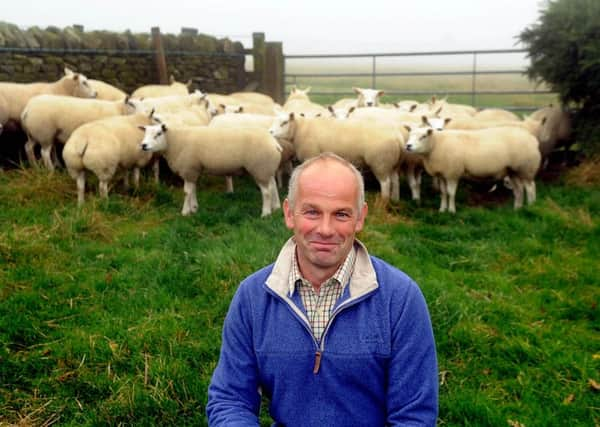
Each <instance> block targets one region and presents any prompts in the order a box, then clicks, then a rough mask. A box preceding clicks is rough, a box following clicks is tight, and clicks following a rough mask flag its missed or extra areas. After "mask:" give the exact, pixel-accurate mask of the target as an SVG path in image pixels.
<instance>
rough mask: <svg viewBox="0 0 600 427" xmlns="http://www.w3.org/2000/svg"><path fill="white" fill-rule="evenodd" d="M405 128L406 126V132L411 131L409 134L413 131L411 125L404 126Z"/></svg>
mask: <svg viewBox="0 0 600 427" xmlns="http://www.w3.org/2000/svg"><path fill="white" fill-rule="evenodd" d="M403 126H404V129H406V130H407V131H409V132H410V131H411V130H412V129H411V127H410V126H409V125H403Z"/></svg>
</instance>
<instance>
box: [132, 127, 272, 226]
mask: <svg viewBox="0 0 600 427" xmlns="http://www.w3.org/2000/svg"><path fill="white" fill-rule="evenodd" d="M141 146H142V149H143V150H145V151H152V152H160V153H161V154H162V155H163V157H164V158H165V159H166V161H167V163H168V164H169V167H170V168H171V170H172V171H173V172H175V173H176V174H177V175H179V176H180V177H181V178H183V180H184V186H183V191H184V193H185V198H184V202H183V209H182V210H181V213H182V215H189V214H191V213H195V212H196V211H197V210H198V201H197V198H196V182H197V181H198V177H199V176H200V174H201V173H203V172H204V173H209V174H214V175H233V174H237V173H239V172H241V171H243V170H245V171H247V172H248V173H249V174H250V175H251V176H252V177H253V178H254V180H255V181H256V184H257V185H258V187H259V188H260V191H261V193H262V216H266V215H270V214H271V212H272V211H273V210H275V209H278V208H279V207H280V201H279V193H278V192H277V185H276V184H275V172H276V171H277V168H278V167H279V162H280V159H281V147H280V146H279V144H278V143H277V141H276V140H275V139H274V138H273V137H272V136H271V135H269V133H268V132H267V131H265V130H263V129H254V128H245V129H232V128H212V127H207V126H182V127H173V128H169V127H167V126H166V125H165V124H162V125H152V126H146V127H145V134H144V139H143V141H142V144H141Z"/></svg>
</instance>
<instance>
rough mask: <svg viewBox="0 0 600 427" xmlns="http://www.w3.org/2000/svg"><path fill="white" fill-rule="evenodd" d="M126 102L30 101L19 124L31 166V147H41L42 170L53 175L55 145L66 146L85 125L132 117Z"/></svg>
mask: <svg viewBox="0 0 600 427" xmlns="http://www.w3.org/2000/svg"><path fill="white" fill-rule="evenodd" d="M132 110H133V107H132V105H131V104H130V103H128V100H127V99H126V100H123V101H102V100H98V99H83V98H74V97H70V96H60V95H39V96H35V97H33V98H32V99H31V100H30V101H29V102H28V103H27V106H26V107H25V110H24V111H23V115H22V118H21V122H22V125H23V129H24V130H25V133H26V134H27V142H26V143H25V152H26V153H27V158H28V159H29V162H30V164H32V165H36V159H35V155H34V147H35V145H36V144H39V145H40V146H41V147H42V158H43V161H44V164H45V166H46V167H47V168H48V169H49V170H51V171H53V170H54V165H53V163H52V160H51V158H50V156H51V153H52V147H53V145H54V141H55V140H56V141H58V142H60V143H63V144H64V143H65V142H66V141H67V139H68V138H69V136H71V134H72V133H73V131H74V130H75V129H77V128H78V127H79V126H81V125H82V124H84V123H88V122H91V121H93V120H98V119H101V118H104V117H109V116H117V115H121V114H128V113H131V112H132Z"/></svg>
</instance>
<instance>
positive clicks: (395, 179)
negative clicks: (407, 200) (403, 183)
mask: <svg viewBox="0 0 600 427" xmlns="http://www.w3.org/2000/svg"><path fill="white" fill-rule="evenodd" d="M391 187H392V188H391V193H392V194H391V196H392V200H400V175H399V174H398V170H394V171H393V172H392V177H391Z"/></svg>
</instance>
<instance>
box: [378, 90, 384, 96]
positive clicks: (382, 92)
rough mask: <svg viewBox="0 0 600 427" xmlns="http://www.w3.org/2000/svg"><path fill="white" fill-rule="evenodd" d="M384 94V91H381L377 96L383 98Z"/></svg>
mask: <svg viewBox="0 0 600 427" xmlns="http://www.w3.org/2000/svg"><path fill="white" fill-rule="evenodd" d="M384 93H385V92H384V91H382V90H380V91H379V92H377V96H383V94H384Z"/></svg>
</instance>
